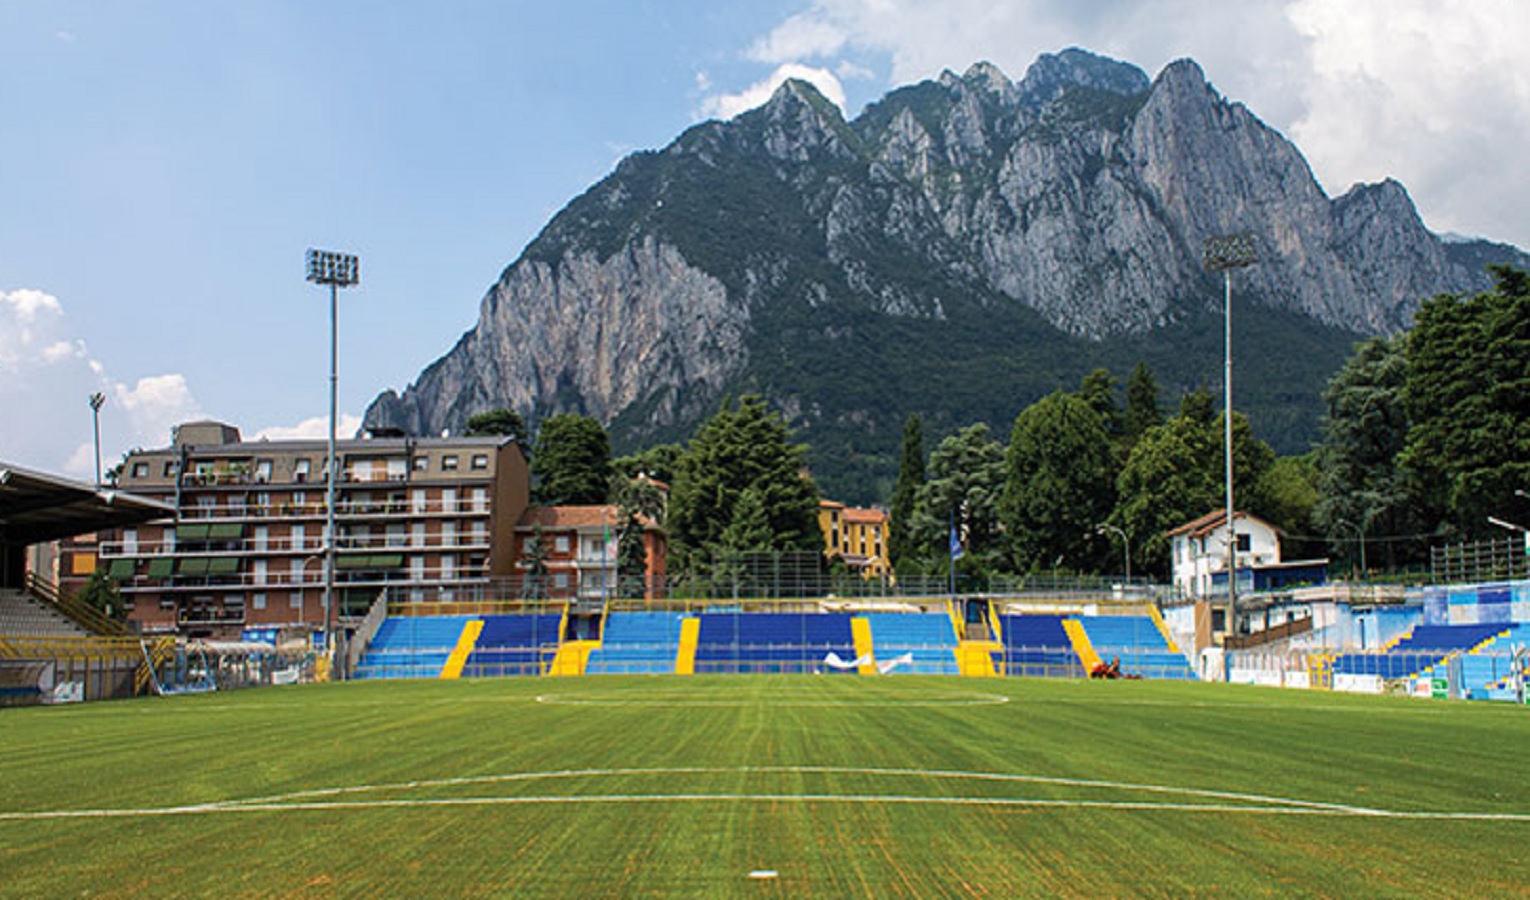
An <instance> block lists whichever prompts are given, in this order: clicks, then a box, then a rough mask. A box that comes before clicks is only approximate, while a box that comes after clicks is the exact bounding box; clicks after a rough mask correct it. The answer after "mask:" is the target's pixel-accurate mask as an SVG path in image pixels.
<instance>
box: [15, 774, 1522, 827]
mask: <svg viewBox="0 0 1530 900" xmlns="http://www.w3.org/2000/svg"><path fill="white" fill-rule="evenodd" d="M813 774H820V775H829V774H836V775H864V776H891V777H899V778H910V777H915V778H929V779H950V780H969V781H990V782H1000V783H1020V784H1043V785H1058V786H1066V787H1077V788H1085V789H1095V790H1122V791H1139V792H1144V793H1152V794H1179V795H1183V796H1188V797H1200V798H1204V799H1206V800H1214V801H1219V802H1216V803H1174V802H1149V801H1143V800H1137V801H1128V800H1121V801H1111V800H1068V799H1052V798H1030V797H921V796H910V795H884V794H870V795H868V794H744V793H716V794H702V793H672V794H630V793H627V794H612V795H561V796H541V797H457V798H452V797H437V798H415V799H409V798H403V799H371V800H324V801H319V800H315V799H312V798H318V797H339V796H344V795H347V794H360V793H371V792H381V791H407V790H417V789H425V788H439V787H458V786H463V785H483V784H492V783H509V782H528V781H542V780H552V779H570V778H611V777H633V776H644V775H650V776H675V775H690V776H696V775H813ZM300 798H302V799H300ZM294 801H297V802H294ZM703 801H715V802H724V801H726V802H770V803H778V802H790V801H799V802H812V803H834V802H843V803H859V804H868V803H879V802H880V803H891V804H904V805H952V806H994V807H1018V806H1027V807H1038V808H1075V809H1110V810H1131V811H1146V810H1162V811H1171V812H1176V811H1177V812H1220V813H1233V814H1236V813H1245V814H1255V815H1261V814H1262V815H1326V816H1339V817H1349V816H1353V817H1368V818H1391V819H1423V820H1443V821H1501V822H1530V813H1490V812H1440V811H1428V810H1424V811H1406V810H1385V809H1374V808H1368V807H1360V806H1349V805H1345V804H1337V803H1324V802H1319V801H1309V800H1298V799H1293V798H1288V797H1271V796H1265V795H1261V794H1242V793H1236V792H1232V791H1215V790H1205V789H1201V788H1185V787H1173V786H1170V785H1155V784H1134V783H1131V782H1117V781H1098V780H1090V779H1080V778H1062V777H1053V776H1045V775H1024V774H1010V773H999V772H960V771H947V770H926V769H878V768H866V767H848V766H845V767H839V766H740V767H702V766H684V767H663V768H627V769H569V770H563V771H556V772H515V773H505V774H499V775H481V776H464V777H458V778H440V779H424V780H416V781H407V782H396V783H392V784H370V785H352V786H346V787H334V788H316V789H311V790H304V791H294V792H291V793H286V794H277V795H271V796H266V797H255V798H247V799H244V800H227V801H214V802H209V803H198V804H192V805H185V806H172V807H146V808H137V809H133V808H127V809H84V810H38V811H32V812H0V821H35V820H45V819H73V818H120V817H132V816H141V817H154V816H171V815H208V814H217V813H233V812H288V811H301V810H343V809H367V808H409V807H422V808H423V807H443V806H495V805H506V806H509V805H536V804H560V803H562V804H590V803H666V802H703ZM1227 801H1235V802H1238V803H1240V804H1244V805H1230V804H1228V803H1227Z"/></svg>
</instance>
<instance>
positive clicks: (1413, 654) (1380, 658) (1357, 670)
mask: <svg viewBox="0 0 1530 900" xmlns="http://www.w3.org/2000/svg"><path fill="white" fill-rule="evenodd" d="M1506 628H1507V626H1505V625H1502V624H1496V625H1482V624H1476V625H1419V626H1417V627H1416V628H1414V629H1413V630H1411V631H1409V632H1408V633H1407V634H1405V635H1404V636H1403V637H1402V638H1400V639H1399V640H1398V641H1396V642H1395V643H1394V644H1392V645H1391V646H1388V647H1384V648H1382V652H1379V653H1341V654H1339V655H1338V656H1336V657H1335V658H1334V661H1333V674H1334V675H1336V676H1337V675H1367V676H1377V677H1379V678H1381V679H1383V680H1384V681H1392V680H1398V679H1404V678H1409V677H1412V676H1415V675H1418V674H1420V673H1423V672H1426V671H1428V670H1429V669H1432V668H1434V667H1435V666H1437V665H1439V664H1440V663H1442V662H1444V661H1445V660H1446V659H1447V658H1448V657H1450V656H1452V655H1454V654H1458V653H1462V652H1463V651H1469V650H1471V649H1472V648H1474V647H1476V646H1477V645H1479V644H1482V643H1483V642H1485V641H1487V640H1490V639H1492V638H1494V637H1496V636H1497V635H1499V634H1500V633H1501V632H1503V631H1505V630H1506Z"/></svg>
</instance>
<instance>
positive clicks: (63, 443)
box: [0, 288, 201, 479]
mask: <svg viewBox="0 0 1530 900" xmlns="http://www.w3.org/2000/svg"><path fill="white" fill-rule="evenodd" d="M73 332H74V326H73V324H72V323H71V322H70V321H69V317H68V315H67V314H66V311H65V308H64V304H63V303H62V302H60V301H59V299H58V298H57V297H55V296H53V295H51V294H48V293H46V292H44V291H40V290H36V289H31V288H21V289H16V290H0V410H4V416H5V423H6V427H5V428H3V429H0V459H4V460H7V461H10V462H15V463H18V464H21V465H26V466H31V467H33V468H37V469H40V470H43V471H47V472H59V473H60V474H64V475H71V476H74V477H77V478H86V479H89V478H93V477H94V476H95V440H94V434H93V431H94V424H95V418H96V415H95V414H94V413H92V411H91V409H90V404H89V397H90V395H91V394H93V393H96V392H100V393H103V394H105V395H106V396H107V398H108V400H107V403H106V405H105V406H103V407H102V409H101V411H100V414H99V417H100V424H101V457H102V464H103V466H105V467H108V468H109V467H110V466H112V465H114V464H115V463H116V461H117V460H118V459H119V458H121V456H122V454H123V453H124V452H126V451H127V450H128V449H129V448H132V447H139V446H143V447H148V446H163V445H164V444H166V443H167V442H168V441H169V438H170V427H171V426H172V425H175V424H177V423H179V422H182V421H185V420H186V419H193V418H198V417H199V416H200V415H201V413H200V410H199V409H198V406H197V402H196V398H195V396H194V395H193V394H192V391H191V388H190V386H189V385H188V384H187V383H186V379H185V378H184V377H183V376H181V375H179V374H168V375H153V376H147V377H140V378H138V379H136V380H135V381H134V382H133V383H132V384H128V383H126V382H122V381H118V380H115V379H113V378H112V377H111V376H110V375H109V374H108V370H107V366H106V365H105V364H103V363H102V362H101V361H100V360H98V359H94V358H92V357H91V356H90V354H89V352H88V350H87V347H86V344H85V341H84V340H83V339H81V338H80V337H79V336H78V335H76V334H75V333H73Z"/></svg>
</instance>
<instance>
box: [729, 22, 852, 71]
mask: <svg viewBox="0 0 1530 900" xmlns="http://www.w3.org/2000/svg"><path fill="white" fill-rule="evenodd" d="M846 39H847V35H846V33H845V30H844V29H843V28H842V27H840V26H839V25H838V24H837V23H835V22H833V21H830V20H829V19H827V18H824V17H822V16H815V15H811V14H802V15H795V16H792V17H791V18H789V19H787V20H786V21H785V22H782V23H781V24H780V25H777V26H776V27H775V29H774V30H773V31H771V32H770V34H768V35H766V36H765V37H763V38H760V39H759V40H758V41H756V42H755V44H754V46H753V47H750V48H749V52H748V53H747V54H746V56H747V57H748V58H749V59H752V60H755V61H756V62H764V63H772V64H780V63H788V62H798V61H800V60H804V59H814V58H822V57H825V56H832V55H833V54H835V53H838V52H839V51H840V50H841V49H842V48H843V47H844V46H845V41H846Z"/></svg>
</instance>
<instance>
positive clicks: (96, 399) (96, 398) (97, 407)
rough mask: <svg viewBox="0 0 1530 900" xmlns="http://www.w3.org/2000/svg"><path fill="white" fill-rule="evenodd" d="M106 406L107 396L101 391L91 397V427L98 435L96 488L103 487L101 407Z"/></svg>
mask: <svg viewBox="0 0 1530 900" xmlns="http://www.w3.org/2000/svg"><path fill="white" fill-rule="evenodd" d="M104 405H106V395H105V394H103V393H101V392H100V391H96V392H95V393H93V394H91V395H90V419H91V427H92V430H93V431H94V432H95V435H96V487H97V488H99V487H101V407H102V406H104Z"/></svg>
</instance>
